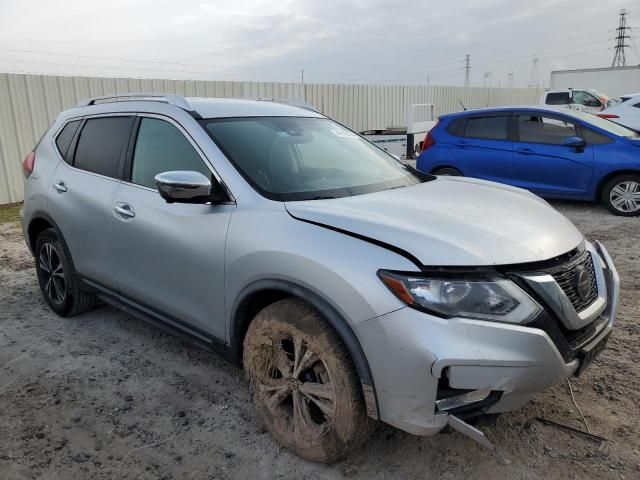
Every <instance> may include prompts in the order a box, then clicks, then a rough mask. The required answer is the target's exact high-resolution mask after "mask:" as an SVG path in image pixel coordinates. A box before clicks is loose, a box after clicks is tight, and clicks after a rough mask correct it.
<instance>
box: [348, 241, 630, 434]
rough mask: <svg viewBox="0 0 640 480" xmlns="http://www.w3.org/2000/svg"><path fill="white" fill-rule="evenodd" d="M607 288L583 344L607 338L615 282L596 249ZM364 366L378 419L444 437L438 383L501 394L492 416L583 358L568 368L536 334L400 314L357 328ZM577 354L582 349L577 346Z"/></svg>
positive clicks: (444, 416) (509, 327)
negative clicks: (592, 331)
mask: <svg viewBox="0 0 640 480" xmlns="http://www.w3.org/2000/svg"><path fill="white" fill-rule="evenodd" d="M595 250H596V251H597V255H594V259H597V261H599V262H600V263H601V266H602V271H603V273H604V280H605V282H606V291H607V305H606V307H605V309H604V311H603V312H602V314H601V317H600V318H599V319H598V320H596V321H601V323H600V325H601V326H600V327H599V329H598V330H597V332H596V333H595V334H594V335H593V337H592V338H590V339H589V341H588V342H587V343H588V344H589V345H592V344H594V343H595V342H599V341H601V339H603V338H605V337H606V336H607V335H608V334H609V333H610V331H611V329H612V326H613V324H614V322H615V318H616V314H617V309H618V296H619V279H618V274H617V272H616V270H615V267H614V265H613V263H612V261H611V258H610V257H609V255H608V253H607V252H606V250H605V249H604V247H603V246H602V245H600V244H598V245H597V246H596V248H595ZM355 329H356V333H357V335H358V338H359V340H360V342H361V345H362V347H363V349H364V352H365V354H366V356H367V359H368V361H369V365H370V367H371V371H372V373H373V378H374V382H375V390H376V395H377V400H378V410H379V416H380V419H381V420H383V421H384V422H386V423H389V424H391V425H393V426H395V427H397V428H400V429H402V430H405V431H407V432H409V433H413V434H416V435H430V434H434V433H436V432H438V431H439V430H441V429H442V428H443V427H444V426H445V425H446V424H447V423H448V422H449V418H448V417H449V415H448V414H447V413H446V412H439V411H437V409H436V406H435V401H436V398H437V395H438V384H439V380H440V379H441V378H446V379H447V380H448V386H449V387H451V388H455V389H465V390H480V389H489V390H492V391H499V392H502V396H501V397H500V400H499V401H498V402H497V403H496V404H494V405H493V406H492V407H491V408H490V410H489V412H491V413H497V412H504V411H509V410H513V409H516V408H519V407H521V406H522V405H523V404H525V403H526V402H528V401H529V400H530V399H531V398H532V397H533V396H534V395H535V394H536V393H538V392H540V391H541V390H544V389H546V388H549V387H551V386H553V385H555V384H557V383H559V382H560V381H562V380H564V379H565V378H567V377H569V376H571V375H573V374H574V373H575V372H576V371H577V370H578V368H579V366H580V361H581V360H580V356H579V355H574V356H573V357H572V358H570V359H569V360H567V355H566V354H565V355H563V354H562V353H561V352H560V350H559V348H558V346H557V345H556V343H557V340H555V341H554V339H552V338H551V336H550V335H549V334H548V333H547V332H546V331H544V330H542V329H541V328H532V327H529V326H520V325H512V324H505V323H497V322H487V321H481V320H471V319H464V318H453V319H442V318H439V317H435V316H432V315H429V314H426V313H423V312H420V311H417V310H414V309H411V308H408V307H407V308H402V309H400V310H396V311H394V312H391V313H388V314H386V315H382V316H380V317H377V318H374V319H371V320H369V321H366V322H363V323H360V324H358V325H356V326H355ZM581 348H583V347H582V346H581Z"/></svg>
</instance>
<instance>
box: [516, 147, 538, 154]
mask: <svg viewBox="0 0 640 480" xmlns="http://www.w3.org/2000/svg"><path fill="white" fill-rule="evenodd" d="M516 152H517V153H521V154H522V155H531V154H532V153H534V152H533V150H531V149H530V148H517V149H516Z"/></svg>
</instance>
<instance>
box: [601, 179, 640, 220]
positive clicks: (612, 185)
mask: <svg viewBox="0 0 640 480" xmlns="http://www.w3.org/2000/svg"><path fill="white" fill-rule="evenodd" d="M601 200H602V203H603V204H604V205H605V207H607V208H608V209H609V211H610V212H611V213H613V214H614V215H620V216H623V217H635V216H637V215H640V175H634V174H627V175H618V176H617V177H614V178H612V179H611V180H609V181H608V182H607V183H606V184H605V186H604V187H603V189H602V197H601Z"/></svg>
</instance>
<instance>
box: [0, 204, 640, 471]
mask: <svg viewBox="0 0 640 480" xmlns="http://www.w3.org/2000/svg"><path fill="white" fill-rule="evenodd" d="M554 206H556V208H558V209H559V210H560V211H562V212H563V213H564V214H565V215H567V216H568V217H569V218H570V219H571V220H573V221H574V222H575V223H576V225H577V226H578V227H579V228H580V229H581V230H582V231H583V232H584V233H585V234H586V235H587V236H588V237H589V238H592V239H599V240H601V241H603V242H604V243H605V244H606V245H607V247H608V248H609V251H610V253H611V254H612V256H613V258H614V260H615V261H616V264H617V266H618V269H619V271H620V276H621V279H622V299H621V308H620V315H619V318H618V324H617V328H616V330H615V332H614V334H613V336H612V338H611V340H610V341H609V344H608V349H607V350H606V351H605V352H604V353H603V354H602V355H601V356H600V357H599V358H598V360H597V361H596V362H595V363H594V364H592V365H591V367H590V368H589V369H588V370H587V371H586V372H585V374H584V375H583V376H582V377H581V378H579V379H574V380H572V384H573V388H574V392H575V396H576V399H577V401H578V404H579V405H580V406H581V408H582V411H583V412H584V414H585V416H586V418H587V421H588V423H589V425H590V426H591V429H592V431H593V432H594V433H596V434H598V435H601V436H604V437H606V438H607V439H608V440H607V441H606V442H603V443H601V442H595V441H593V440H591V439H589V438H586V437H584V436H582V435H577V434H572V433H568V432H565V431H562V430H559V429H557V428H555V427H552V426H547V425H544V424H542V423H540V422H539V421H537V420H536V419H535V418H536V417H544V418H547V419H550V420H554V421H557V422H562V423H564V424H567V425H571V426H573V427H575V428H578V429H583V428H584V426H583V424H582V421H581V420H580V417H579V415H578V413H577V411H576V408H575V407H574V405H573V403H572V402H571V397H570V396H569V393H568V389H567V385H566V384H562V385H558V386H557V387H555V388H553V389H551V390H549V391H547V392H544V393H542V394H540V395H539V396H538V397H537V399H536V400H535V401H533V402H532V403H531V404H529V405H528V406H527V407H526V408H524V409H522V410H520V411H518V412H514V413H510V414H504V415H502V416H501V417H500V418H499V419H498V422H497V424H496V425H495V426H494V427H490V428H489V427H487V428H485V429H484V430H485V432H486V433H487V435H488V436H489V438H490V439H491V440H492V441H493V442H494V443H495V445H496V449H495V451H493V452H492V451H489V450H486V449H483V448H482V447H479V446H477V445H476V444H474V443H473V442H472V441H471V440H469V439H467V438H465V437H464V436H462V435H460V434H458V433H456V432H454V433H450V434H440V435H436V436H434V437H430V438H419V437H414V436H411V435H408V434H405V433H403V432H400V431H397V430H394V429H392V428H390V427H381V428H380V429H379V431H378V432H377V433H376V434H375V435H374V437H373V438H371V440H370V441H369V442H368V443H367V444H366V445H365V446H364V447H363V448H361V449H360V450H359V451H357V452H355V453H354V454H353V455H352V456H350V457H349V458H348V459H347V460H345V461H343V462H342V463H339V464H336V465H332V466H324V465H315V464H311V463H307V462H304V461H302V460H300V459H298V458H296V457H295V456H293V455H292V454H290V453H288V452H287V451H286V450H282V449H280V448H278V446H277V445H276V444H275V442H274V441H273V440H272V439H271V438H270V436H269V434H268V433H266V432H265V430H264V428H263V427H262V425H261V424H260V421H259V419H258V418H257V416H256V413H255V412H254V409H253V408H252V405H251V403H250V399H249V395H248V390H247V385H246V383H245V381H244V380H243V376H242V373H241V372H240V371H239V370H238V369H236V368H234V367H233V366H231V365H229V364H227V363H226V362H224V361H223V360H221V359H220V358H218V357H216V356H215V355H214V354H210V353H207V352H203V351H201V350H198V349H196V348H194V347H191V346H190V345H188V344H186V343H184V342H182V341H180V340H177V339H175V338H173V337H171V336H169V335H167V334H165V333H163V332H162V331H160V330H158V329H156V328H153V327H151V326H148V325H146V324H145V323H143V322H141V321H139V320H136V319H134V318H131V317H129V316H128V315H126V314H124V313H122V312H119V311H117V310H115V309H113V308H110V307H106V306H104V307H99V308H98V309H96V310H94V311H92V312H89V313H87V314H84V315H81V316H79V317H76V318H73V319H61V318H58V317H56V316H55V315H54V314H53V313H52V312H51V311H50V310H49V309H48V308H47V307H46V306H45V304H44V302H43V301H42V299H41V296H40V292H39V290H38V286H37V282H36V277H35V273H34V269H33V261H32V259H31V257H30V256H29V254H28V252H27V249H26V247H25V245H24V242H23V239H22V235H21V233H20V230H19V228H18V226H17V224H15V223H13V222H7V223H4V224H0V478H3V479H23V478H43V479H48V478H51V479H54V478H56V479H57V478H65V479H80V478H99V479H102V478H137V479H145V478H150V479H151V478H153V479H156V478H163V479H169V478H180V479H182V478H185V479H187V478H198V479H207V478H212V479H213V478H216V479H217V478H242V479H247V478H250V479H253V478H265V479H266V478H269V479H270V478H296V479H302V478H319V479H335V478H356V479H357V478H360V479H376V478H421V479H425V478H428V479H431V478H433V479H456V478H486V479H489V478H491V479H493V478H505V479H512V478H517V479H538V478H569V479H578V478H579V479H585V478H598V479H640V433H639V432H640V415H639V413H638V405H640V387H639V386H640V381H639V379H638V373H640V348H639V347H640V326H639V325H638V317H639V316H640V308H639V305H640V300H639V296H638V293H639V290H640V246H639V245H638V238H639V237H640V235H639V234H640V219H625V218H619V217H614V216H612V215H610V214H608V213H607V212H606V211H605V210H603V209H602V208H600V207H597V206H589V205H582V204H572V203H554Z"/></svg>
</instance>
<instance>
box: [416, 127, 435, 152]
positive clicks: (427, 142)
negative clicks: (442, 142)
mask: <svg viewBox="0 0 640 480" xmlns="http://www.w3.org/2000/svg"><path fill="white" fill-rule="evenodd" d="M435 144H436V141H435V139H434V138H433V135H431V131H428V132H427V134H426V135H425V137H424V140H423V141H422V145H420V152H425V151H426V150H427V148H430V147H433V146H434V145H435Z"/></svg>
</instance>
